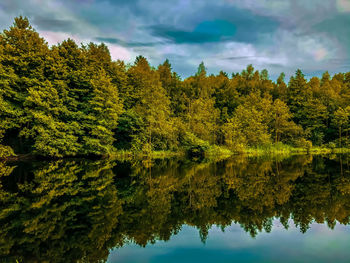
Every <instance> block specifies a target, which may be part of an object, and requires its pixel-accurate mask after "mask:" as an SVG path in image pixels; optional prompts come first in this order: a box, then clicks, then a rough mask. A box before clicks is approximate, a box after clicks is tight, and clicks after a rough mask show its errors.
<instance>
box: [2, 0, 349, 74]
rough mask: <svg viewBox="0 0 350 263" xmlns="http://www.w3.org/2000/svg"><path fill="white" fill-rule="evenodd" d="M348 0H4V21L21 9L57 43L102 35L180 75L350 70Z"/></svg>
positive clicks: (122, 54)
mask: <svg viewBox="0 0 350 263" xmlns="http://www.w3.org/2000/svg"><path fill="white" fill-rule="evenodd" d="M349 12H350V0H323V1H319V0H308V1H305V0H260V1H255V0H216V1H196V0H174V1H164V0H151V1H150V0H77V1H71V0H26V1H21V0H2V1H1V3H0V24H1V25H2V26H3V28H8V26H10V25H11V24H12V21H13V18H14V17H15V16H18V15H25V16H28V18H29V19H30V21H31V23H32V24H33V26H34V27H35V28H36V30H37V31H38V32H39V33H40V34H41V35H42V36H43V37H45V38H46V39H47V41H48V42H49V44H51V45H52V44H56V43H58V42H61V41H62V40H64V39H66V38H68V37H70V38H73V39H74V40H75V41H76V42H78V43H80V42H82V43H86V42H90V41H96V42H105V43H107V45H108V46H109V47H110V49H111V54H112V57H113V58H114V59H125V60H126V62H132V61H133V60H134V58H135V56H136V55H138V54H141V55H144V56H145V57H147V58H148V59H149V60H150V62H151V63H152V64H153V65H155V66H156V65H157V64H159V63H162V62H163V61H164V60H165V59H166V58H169V59H170V62H171V63H172V66H173V68H174V69H175V70H177V71H178V72H179V73H180V74H182V75H183V76H188V75H190V74H192V73H193V72H195V71H196V67H197V66H198V64H199V63H200V62H201V61H204V62H205V63H206V65H207V67H208V70H209V72H212V73H217V72H219V71H220V70H221V69H222V70H224V71H227V72H228V73H230V72H233V71H234V72H237V71H241V70H242V69H244V68H245V67H246V65H247V64H253V65H254V66H255V67H256V68H257V69H263V68H267V69H268V70H269V71H270V75H272V76H275V75H278V74H279V73H280V72H281V71H284V72H286V74H287V76H288V75H290V74H293V73H294V72H295V69H296V68H301V69H303V70H304V71H305V72H310V73H312V72H315V73H318V72H321V71H324V70H329V71H330V72H336V71H339V70H347V68H346V66H347V65H349V59H350V38H349V36H350V26H348V25H350V16H349Z"/></svg>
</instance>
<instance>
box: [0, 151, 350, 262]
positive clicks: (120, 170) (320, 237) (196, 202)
mask: <svg viewBox="0 0 350 263" xmlns="http://www.w3.org/2000/svg"><path fill="white" fill-rule="evenodd" d="M349 223H350V156H347V155H325V156H321V155H314V156H312V155H296V156H289V157H283V156H277V157H276V156H275V157H261V158H248V157H244V156H236V157H234V158H231V159H228V160H224V161H218V162H202V163H194V162H191V161H188V160H178V159H171V160H154V161H149V160H139V161H110V160H98V161H94V160H81V159H76V160H75V159H69V160H58V161H51V162H47V161H45V162H43V161H35V162H17V163H7V164H4V163H0V226H1V227H0V262H104V261H107V262H181V263H185V262H349V261H350V250H349V244H350V227H349Z"/></svg>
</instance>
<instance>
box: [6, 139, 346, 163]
mask: <svg viewBox="0 0 350 263" xmlns="http://www.w3.org/2000/svg"><path fill="white" fill-rule="evenodd" d="M331 153H350V148H327V147H325V146H315V147H311V148H309V149H307V148H298V147H293V146H290V145H285V144H281V143H278V144H271V145H265V146H258V147H247V148H241V149H239V150H238V149H237V150H236V149H228V148H226V147H223V146H217V145H210V146H207V147H206V148H205V149H203V151H202V152H201V154H202V155H201V156H197V157H196V158H192V157H190V156H188V154H187V153H186V149H179V150H177V151H151V152H132V151H123V150H120V151H116V152H114V153H112V154H110V155H108V156H102V157H101V156H100V157H99V156H95V157H91V156H90V157H84V156H79V157H63V158H59V159H64V158H92V159H101V158H102V159H112V160H135V159H170V158H188V159H194V160H202V159H207V160H211V161H218V160H223V159H227V158H229V157H231V156H233V155H247V156H252V157H254V156H265V155H266V156H269V155H270V156H275V155H280V156H287V155H292V154H331ZM37 159H41V160H43V159H44V160H45V159H47V160H51V159H50V158H44V157H40V156H35V155H30V154H25V155H24V154H22V155H15V154H13V152H11V154H10V156H8V157H4V158H1V156H0V160H2V161H23V160H25V161H30V160H37ZM55 159H57V158H55Z"/></svg>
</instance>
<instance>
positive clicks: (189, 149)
mask: <svg viewBox="0 0 350 263" xmlns="http://www.w3.org/2000/svg"><path fill="white" fill-rule="evenodd" d="M182 144H183V146H184V148H185V150H186V154H187V156H188V157H190V158H199V159H203V158H204V157H205V152H206V151H207V150H208V149H209V148H210V144H209V142H207V141H204V140H202V139H199V138H198V137H197V136H195V135H194V134H193V133H190V132H186V133H185V135H184V136H183V139H182Z"/></svg>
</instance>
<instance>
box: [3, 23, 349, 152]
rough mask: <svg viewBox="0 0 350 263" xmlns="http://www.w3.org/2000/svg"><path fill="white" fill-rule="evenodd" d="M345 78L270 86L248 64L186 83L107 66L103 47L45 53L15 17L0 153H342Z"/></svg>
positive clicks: (70, 46)
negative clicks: (204, 146) (281, 147)
mask: <svg viewBox="0 0 350 263" xmlns="http://www.w3.org/2000/svg"><path fill="white" fill-rule="evenodd" d="M349 74H350V73H339V74H336V75H334V76H333V77H332V76H331V75H330V74H329V73H328V72H325V73H324V74H323V76H322V78H321V79H320V78H318V77H312V78H311V79H310V80H307V79H306V78H305V76H304V74H303V73H302V72H301V70H297V71H296V73H295V75H294V76H292V77H291V78H290V81H289V82H288V85H287V84H286V82H285V75H284V73H282V74H281V75H280V76H279V77H278V78H277V80H276V82H273V81H272V80H270V79H269V73H268V71H267V70H262V71H260V72H259V71H258V70H255V69H254V67H253V66H252V65H248V66H247V68H246V69H245V70H243V71H242V72H241V73H236V74H232V76H231V77H229V76H228V74H227V73H225V72H222V71H221V72H220V73H219V74H218V75H208V72H207V69H206V67H205V65H204V63H203V62H202V63H201V64H200V65H199V66H198V70H197V72H196V73H195V74H194V75H193V76H190V77H188V78H186V79H184V80H182V79H181V78H180V76H179V75H178V74H177V73H176V72H174V71H173V70H172V67H171V64H170V62H169V61H168V60H165V62H164V63H163V64H161V65H159V66H158V67H157V68H154V67H152V66H151V65H150V64H149V62H148V61H147V59H146V58H145V57H143V56H138V57H137V58H136V60H135V63H134V64H132V65H129V64H128V65H126V64H124V62H123V61H112V59H111V55H110V52H109V50H108V47H107V46H106V45H105V44H99V45H97V44H94V43H89V44H87V45H81V46H80V47H79V46H78V45H77V44H76V43H75V42H74V41H73V40H72V39H67V40H65V41H63V42H61V43H60V44H58V45H56V46H52V47H49V46H48V44H47V43H46V42H45V40H44V39H43V38H41V37H40V35H39V34H38V33H37V32H36V31H35V30H34V29H33V28H32V27H31V26H30V23H29V21H28V19H27V18H23V17H18V18H15V22H14V24H13V26H11V27H10V28H9V29H8V30H4V31H3V33H2V34H1V35H0V120H1V121H0V145H3V147H5V146H6V149H9V148H8V147H10V148H12V149H13V151H14V152H15V153H16V154H35V155H40V156H44V157H54V158H61V157H65V156H89V155H92V156H108V155H114V154H115V152H116V150H119V151H132V152H141V153H142V154H147V155H151V154H152V151H178V150H181V148H183V147H187V146H188V143H189V142H188V141H186V140H188V139H184V138H186V137H188V134H192V135H193V136H195V138H197V139H198V140H202V141H203V142H208V143H209V144H210V147H212V149H221V148H220V147H222V146H223V148H222V149H225V147H226V148H229V149H230V150H231V151H235V152H242V151H244V150H245V149H247V148H251V147H253V148H259V147H262V148H266V147H268V145H271V144H275V145H277V144H278V143H280V142H281V143H283V144H288V145H292V146H296V145H304V144H305V142H307V143H309V142H311V143H312V145H315V146H322V145H323V144H327V143H329V142H334V143H337V145H338V146H339V147H348V146H349V145H350V143H349V141H350V139H349V138H348V137H349V136H348V131H349V128H350V125H349V124H350V123H349V121H350V120H349V112H350V110H349V106H348V105H349V104H350V77H349V76H350V75H349ZM192 135H191V136H192ZM191 136H190V137H191ZM193 143H194V145H197V146H198V145H201V143H198V142H197V143H195V142H193ZM307 143H306V144H307ZM190 144H191V143H190ZM215 145H216V146H218V147H216V146H215ZM7 146H8V147H7ZM215 147H216V148H215ZM298 147H299V146H298ZM301 147H302V148H305V147H306V146H301ZM199 148H201V147H199ZM306 148H308V147H306ZM198 151H202V150H198ZM203 151H204V150H203ZM212 152H215V150H214V151H212ZM217 152H220V150H218V151H217Z"/></svg>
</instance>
